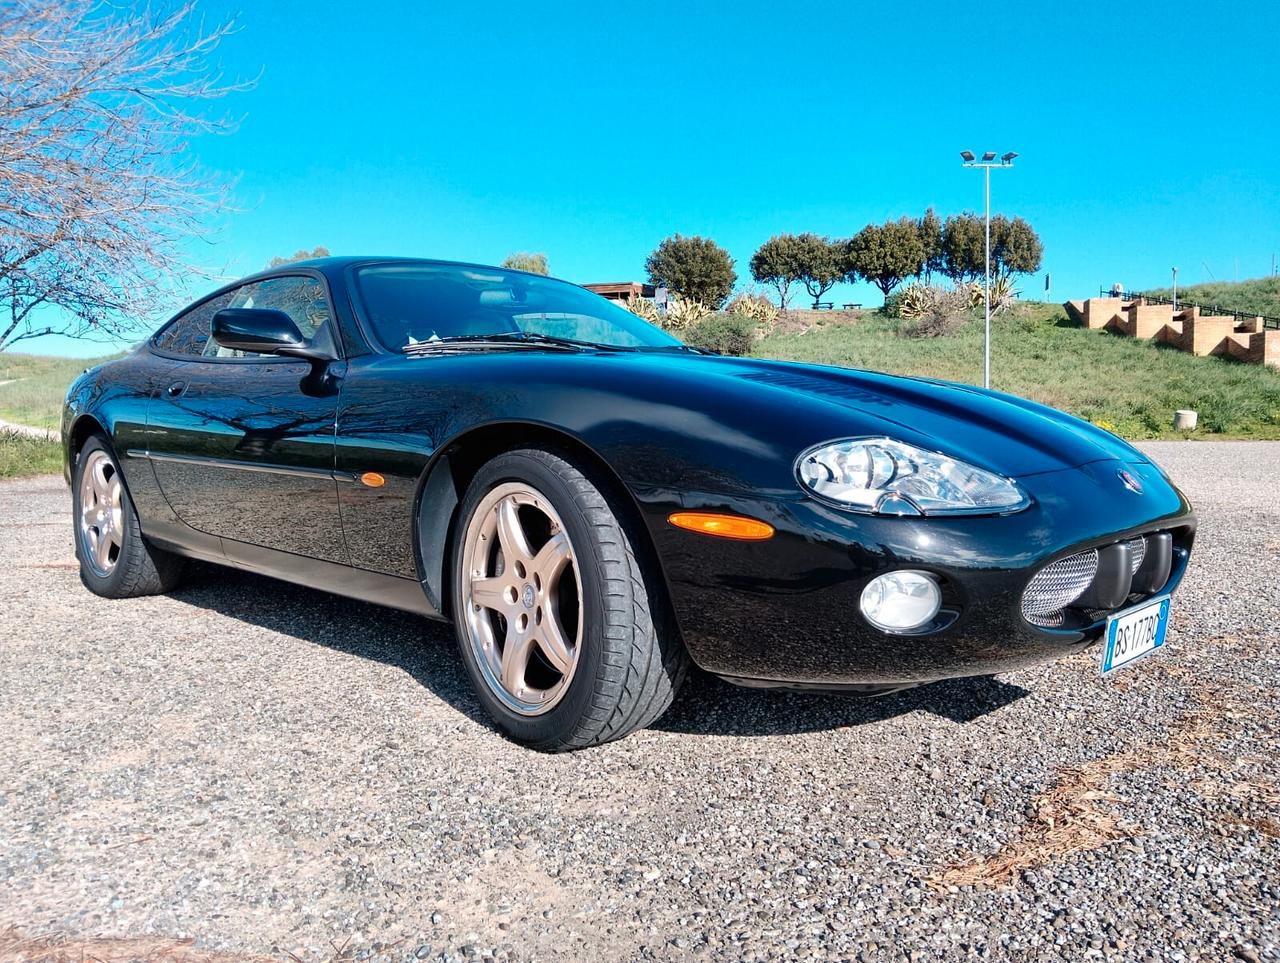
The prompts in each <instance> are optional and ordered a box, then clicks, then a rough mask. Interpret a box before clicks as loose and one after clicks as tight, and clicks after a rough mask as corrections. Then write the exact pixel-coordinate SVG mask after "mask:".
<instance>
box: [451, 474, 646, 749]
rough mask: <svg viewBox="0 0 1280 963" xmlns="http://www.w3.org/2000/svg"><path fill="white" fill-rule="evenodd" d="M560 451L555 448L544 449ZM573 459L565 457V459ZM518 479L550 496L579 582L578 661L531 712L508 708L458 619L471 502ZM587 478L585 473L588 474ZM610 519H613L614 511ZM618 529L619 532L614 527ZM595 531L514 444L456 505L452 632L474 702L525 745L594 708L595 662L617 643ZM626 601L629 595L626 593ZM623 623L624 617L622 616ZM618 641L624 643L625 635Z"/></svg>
mask: <svg viewBox="0 0 1280 963" xmlns="http://www.w3.org/2000/svg"><path fill="white" fill-rule="evenodd" d="M547 454H550V455H552V456H553V457H556V458H561V456H560V455H558V454H556V453H555V452H547ZM569 464H570V465H571V466H572V463H571V462H570V463H569ZM509 481H510V482H523V483H526V484H530V485H532V486H533V487H534V488H536V489H537V490H538V491H539V492H541V493H542V494H543V495H544V496H546V498H547V500H548V501H550V502H551V505H552V507H553V508H554V509H555V510H556V513H557V514H558V515H559V516H560V520H561V522H563V523H564V528H565V531H566V532H567V533H568V535H569V541H570V542H571V544H572V546H573V561H574V565H575V566H576V568H577V571H578V578H579V580H580V581H581V584H582V619H583V626H582V644H581V647H580V648H581V650H580V652H579V653H578V665H577V667H576V668H575V670H574V673H573V678H572V679H571V680H570V682H569V689H568V691H567V692H566V693H565V694H564V696H563V697H562V698H561V700H560V701H559V702H558V703H557V704H556V705H555V707H554V708H552V709H551V710H549V711H548V712H545V713H543V714H542V715H538V716H523V715H520V714H519V713H516V712H512V711H511V710H510V709H509V708H507V707H506V706H505V705H503V704H502V702H500V701H499V700H498V698H497V697H496V696H495V695H494V694H493V693H492V692H491V691H490V689H489V684H488V683H487V682H486V681H485V679H484V677H483V675H482V674H481V672H480V667H479V666H478V665H477V664H476V658H475V654H474V653H473V652H472V651H471V644H470V642H469V641H468V635H467V629H466V626H465V624H464V620H463V617H462V616H463V605H464V603H463V599H462V586H463V579H464V578H465V573H464V572H463V571H462V547H463V540H464V539H465V538H466V532H467V528H468V527H469V525H470V523H471V519H472V516H473V515H474V513H475V510H476V507H477V506H478V505H479V503H480V501H481V499H482V498H484V496H485V495H486V494H488V492H490V491H491V490H492V489H493V488H494V487H496V486H498V485H500V484H502V483H504V482H509ZM588 481H590V479H588ZM614 524H615V525H617V520H616V517H615V519H614ZM618 531H619V535H621V534H622V532H621V526H618ZM596 537H597V536H596V533H595V532H594V531H593V529H592V526H590V525H589V524H588V523H587V520H586V518H585V517H584V516H583V512H582V509H581V508H580V507H579V506H578V503H577V501H576V499H575V498H574V492H573V490H572V489H571V488H570V487H569V485H568V483H567V482H566V481H565V480H564V478H563V477H562V476H561V475H558V474H556V472H554V471H553V470H552V469H551V468H550V467H549V466H547V465H546V464H545V463H544V462H542V461H540V460H538V459H536V458H533V457H531V456H530V455H529V454H526V453H525V452H521V451H514V452H509V453H507V454H505V455H499V456H498V457H497V458H495V459H494V460H493V461H491V462H489V463H488V464H487V465H485V466H484V467H483V468H481V469H480V471H479V472H478V473H477V474H476V476H475V478H474V479H473V480H472V482H471V485H470V486H469V487H468V488H467V493H466V495H465V497H464V498H463V502H462V509H461V511H460V512H459V514H458V523H457V526H456V528H455V531H454V538H453V548H452V556H451V557H452V574H453V578H452V589H453V590H452V600H453V616H454V618H453V621H454V628H455V631H456V632H457V636H458V648H459V649H460V651H461V653H462V660H463V664H465V665H466V667H467V674H468V676H470V678H471V682H472V685H473V687H474V689H475V691H476V694H477V696H478V698H479V699H480V701H481V702H482V703H483V704H484V706H485V708H486V709H487V710H488V711H489V713H490V715H492V716H494V717H495V718H496V719H498V720H499V725H500V726H501V728H502V729H504V730H505V731H507V732H508V733H510V734H511V736H512V737H513V738H515V739H517V740H519V741H520V742H526V743H529V744H532V745H535V746H537V745H540V744H546V745H552V744H555V743H558V742H560V741H562V740H563V739H565V738H566V737H567V736H568V735H569V734H570V733H572V732H573V731H574V729H575V728H577V726H578V724H579V723H580V721H581V720H582V718H583V717H584V716H585V715H587V714H588V713H589V712H590V711H591V709H592V708H593V704H594V702H595V697H596V693H597V691H598V690H599V687H600V668H601V665H602V661H603V659H604V655H605V651H606V649H607V648H608V647H609V646H610V645H611V643H612V644H613V645H616V644H617V641H616V640H610V639H609V638H608V637H607V636H606V634H605V627H606V625H608V623H609V619H608V612H607V611H606V607H605V602H604V599H605V593H604V591H603V587H604V582H605V578H604V562H603V560H602V559H601V558H600V555H599V546H598V544H597V542H596ZM628 604H630V600H628ZM627 624H630V617H629V616H628V618H627ZM623 644H628V643H627V642H626V641H624V643H623Z"/></svg>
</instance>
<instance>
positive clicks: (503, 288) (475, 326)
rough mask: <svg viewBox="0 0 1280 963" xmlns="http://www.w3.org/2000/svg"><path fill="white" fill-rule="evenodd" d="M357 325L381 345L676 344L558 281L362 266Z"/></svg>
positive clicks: (498, 272) (430, 267) (427, 267)
mask: <svg viewBox="0 0 1280 963" xmlns="http://www.w3.org/2000/svg"><path fill="white" fill-rule="evenodd" d="M355 288H356V292H357V296H358V297H359V299H360V303H361V306H362V307H363V309H364V317H365V318H367V319H368V321H369V324H370V325H371V326H372V327H373V331H374V334H375V335H376V336H377V338H378V340H379V341H381V342H382V344H383V345H384V346H385V347H387V348H390V349H392V350H396V351H403V350H404V349H405V348H408V347H412V346H413V345H415V344H422V343H424V342H430V341H442V340H448V339H450V338H467V339H475V338H483V337H485V336H488V335H496V336H502V337H508V338H509V337H511V336H512V335H519V334H530V335H544V336H547V337H551V338H568V339H572V340H574V341H585V342H592V343H595V344H601V345H607V346H609V347H618V348H672V347H679V346H680V342H679V341H677V340H676V339H675V338H673V337H671V336H670V335H669V334H666V333H665V332H663V331H661V330H660V329H658V328H655V327H654V326H653V325H651V324H649V323H648V322H646V321H643V320H641V319H640V318H638V317H636V316H635V315H634V314H632V313H631V312H630V311H628V310H627V309H626V308H623V307H620V306H619V305H617V304H614V303H613V302H611V301H607V300H605V299H604V298H602V297H600V296H599V295H596V294H592V293H591V292H590V291H586V290H583V289H582V288H580V287H577V286H576V285H573V284H567V283H566V282H564V281H555V280H552V279H551V278H544V277H538V276H536V275H530V274H522V273H521V272H519V271H504V270H502V269H501V268H483V267H464V266H461V265H457V264H415V263H409V264H370V265H366V266H364V267H361V268H358V269H357V270H356V272H355Z"/></svg>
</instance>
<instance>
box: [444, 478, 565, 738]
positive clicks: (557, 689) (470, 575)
mask: <svg viewBox="0 0 1280 963" xmlns="http://www.w3.org/2000/svg"><path fill="white" fill-rule="evenodd" d="M461 571H462V579H463V585H462V593H461V594H462V604H463V605H464V606H465V617H464V619H463V623H464V625H465V629H466V634H467V644H468V645H469V646H470V647H471V652H472V654H473V655H474V656H475V660H476V664H477V665H478V666H479V667H480V673H481V675H482V676H483V677H484V680H485V682H486V683H487V684H488V686H489V688H490V690H492V692H493V694H494V695H495V696H497V697H498V699H499V700H500V701H501V702H502V704H503V705H505V706H506V707H507V708H509V709H511V710H512V711H513V712H517V713H519V714H520V715H525V716H536V715H541V714H542V713H544V712H547V711H549V710H550V709H551V708H552V707H553V706H555V705H556V703H558V702H559V701H560V699H561V698H563V696H564V694H565V693H566V692H567V691H568V689H569V683H570V682H571V681H572V680H573V673H574V670H575V669H576V668H577V666H578V656H579V653H580V651H581V649H582V628H583V625H582V624H583V602H582V581H581V578H580V577H579V575H578V567H577V565H575V564H574V553H573V545H572V544H571V543H570V541H569V535H568V533H567V532H566V531H565V528H564V524H563V523H562V522H561V520H560V516H559V515H558V514H557V513H556V510H555V509H554V508H552V507H551V503H550V502H549V501H548V500H547V498H546V496H545V495H543V494H541V493H540V492H538V491H537V490H536V489H534V488H533V487H531V486H530V485H527V484H524V483H516V482H506V483H504V484H501V485H498V486H497V487H496V488H494V489H493V491H491V492H489V493H488V494H487V495H486V496H485V497H484V498H483V499H481V501H480V504H479V505H477V506H476V510H475V512H474V513H473V514H472V516H471V518H470V520H469V521H468V523H467V530H466V533H465V536H464V538H463V543H462V569H461Z"/></svg>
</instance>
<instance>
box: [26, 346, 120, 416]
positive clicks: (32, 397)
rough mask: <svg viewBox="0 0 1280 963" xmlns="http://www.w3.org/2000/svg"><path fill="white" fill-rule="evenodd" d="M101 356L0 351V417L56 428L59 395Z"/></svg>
mask: <svg viewBox="0 0 1280 963" xmlns="http://www.w3.org/2000/svg"><path fill="white" fill-rule="evenodd" d="M105 360H106V359H105V358H97V359H94V360H89V361H86V360H85V359H84V358H50V357H47V356H44V355H38V354H9V353H7V352H5V353H0V382H6V381H7V382H9V383H8V384H2V383H0V420H3V421H12V422H14V423H15V424H19V425H31V426H33V427H36V428H57V427H58V420H59V418H61V416H62V396H63V395H65V394H66V393H67V386H68V385H69V384H71V382H72V381H74V380H75V379H76V376H77V375H79V374H80V372H82V371H84V369H85V368H91V367H93V366H94V365H95V364H98V363H99V362H101V361H105Z"/></svg>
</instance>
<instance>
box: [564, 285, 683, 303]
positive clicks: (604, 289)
mask: <svg viewBox="0 0 1280 963" xmlns="http://www.w3.org/2000/svg"><path fill="white" fill-rule="evenodd" d="M583 287H584V288H586V289H587V290H588V291H594V292H595V293H596V294H598V295H600V296H601V297H603V298H608V299H609V300H610V301H625V300H627V298H632V297H635V298H653V299H656V298H657V295H658V290H659V289H658V288H656V287H654V286H653V285H652V284H642V283H640V282H639V281H611V282H608V283H599V284H584V285H583ZM663 300H664V301H665V300H666V299H665V298H663Z"/></svg>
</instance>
